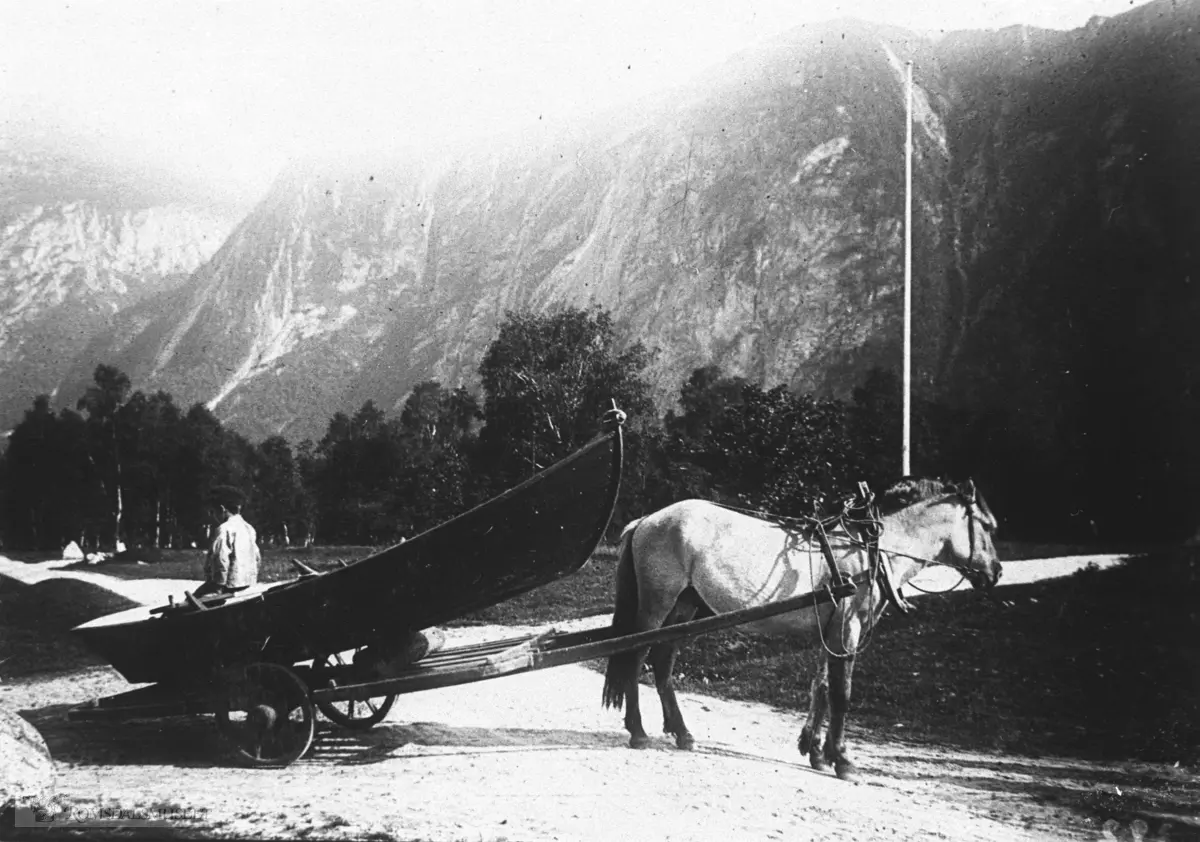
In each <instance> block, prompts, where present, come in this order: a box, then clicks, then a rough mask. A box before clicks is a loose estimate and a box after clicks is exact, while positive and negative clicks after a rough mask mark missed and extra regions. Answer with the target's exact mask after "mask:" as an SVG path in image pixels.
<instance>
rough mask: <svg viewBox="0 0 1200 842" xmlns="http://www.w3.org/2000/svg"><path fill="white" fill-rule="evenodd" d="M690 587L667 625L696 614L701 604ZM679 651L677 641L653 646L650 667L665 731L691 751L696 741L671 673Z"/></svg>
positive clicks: (683, 594) (681, 597) (685, 620)
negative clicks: (685, 717) (689, 729)
mask: <svg viewBox="0 0 1200 842" xmlns="http://www.w3.org/2000/svg"><path fill="white" fill-rule="evenodd" d="M692 594H693V592H692V591H691V590H690V589H689V590H687V591H684V593H682V594H680V596H679V601H678V602H676V603H675V607H674V608H673V609H671V613H670V614H668V615H667V619H666V622H665V623H663V625H664V626H673V625H675V624H676V623H686V622H687V621H688V620H690V619H692V617H694V616H695V615H696V610H697V609H698V607H699V604H698V602H697V600H696V599H695V598H694V597H693V596H692ZM678 653H679V645H678V644H676V643H659V644H656V645H655V646H653V647H651V649H650V666H651V667H652V668H653V669H654V686H655V688H656V689H657V690H658V698H659V701H660V702H662V710H663V733H664V734H674V735H675V745H676V746H678V747H679V748H681V749H684V750H685V751H686V750H690V749H691V748H692V747H693V746H695V744H696V741H695V740H694V739H693V738H692V735H691V733H690V732H689V731H688V728H687V725H685V724H684V721H683V714H682V713H680V712H679V701H678V700H677V699H676V698H675V685H674V683H673V682H672V680H671V674H672V673H673V672H674V670H675V656H676V655H677V654H678Z"/></svg>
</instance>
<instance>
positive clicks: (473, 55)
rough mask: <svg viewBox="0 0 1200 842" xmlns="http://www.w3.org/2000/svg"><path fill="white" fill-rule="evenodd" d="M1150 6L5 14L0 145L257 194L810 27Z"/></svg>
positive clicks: (140, 1) (715, 59) (542, 118)
mask: <svg viewBox="0 0 1200 842" xmlns="http://www.w3.org/2000/svg"><path fill="white" fill-rule="evenodd" d="M1142 2H1145V0H911V2H908V3H900V2H897V0H857V1H856V2H844V1H843V0H604V2H596V0H587V2H576V0H494V1H493V2H484V0H430V2H424V0H386V2H372V1H370V0H328V2H316V0H221V1H220V2H214V0H187V2H182V1H181V0H72V2H61V0H0V131H3V130H10V131H9V132H8V133H12V132H11V130H14V129H15V128H17V127H20V126H23V125H26V124H30V123H32V124H36V125H38V126H42V127H46V126H49V127H51V128H50V131H52V132H63V133H68V134H71V135H73V136H79V137H86V138H87V139H88V140H89V141H90V142H92V143H94V144H97V145H99V146H101V147H104V148H107V149H111V150H118V151H120V152H122V153H123V154H125V155H127V156H131V157H136V158H138V159H140V160H144V161H146V162H152V163H154V164H156V165H161V166H163V167H167V168H170V169H173V170H175V171H177V172H179V173H181V174H183V175H185V176H187V177H189V178H192V179H194V180H197V181H203V182H219V183H222V184H225V185H227V186H234V187H236V189H238V190H240V191H243V192H244V194H245V195H246V196H247V197H250V196H254V195H256V194H259V193H261V192H262V191H263V190H265V188H266V186H267V185H268V184H269V182H270V180H271V179H272V178H273V177H274V176H275V174H276V173H277V172H278V170H279V168H280V167H281V166H283V165H284V164H285V163H286V162H287V161H288V160H289V159H291V158H293V157H295V156H297V155H305V154H313V153H329V152H333V153H336V152H338V151H343V150H348V149H352V148H367V149H379V148H393V147H395V146H397V145H401V144H403V145H408V146H416V147H424V148H433V149H437V148H439V146H443V145H445V144H446V143H449V142H454V141H459V140H462V139H464V138H467V139H469V138H480V137H486V136H488V135H494V134H496V133H498V132H514V131H515V132H530V133H536V132H538V131H551V130H553V129H554V127H556V126H560V125H562V124H563V123H564V122H566V121H569V120H571V119H573V118H576V117H578V116H581V115H587V114H594V113H596V112H598V111H601V110H603V109H606V108H610V107H613V106H618V105H620V104H621V103H622V102H627V101H632V100H635V99H637V98H640V97H643V96H646V95H647V94H650V93H652V92H654V91H656V90H660V89H663V88H666V87H670V86H674V85H677V84H680V83H682V82H684V81H685V80H687V79H688V78H689V77H692V76H694V75H696V74H697V73H698V72H700V71H701V70H703V69H705V68H706V67H709V66H712V65H714V64H718V63H720V62H721V61H722V60H724V59H725V58H726V57H728V56H729V55H730V54H732V53H734V52H736V51H738V50H741V49H744V48H746V47H748V46H750V45H752V44H754V43H755V42H757V41H761V40H765V39H768V38H771V37H773V36H775V35H778V34H780V33H782V32H785V31H787V30H788V29H790V28H792V27H794V26H797V25H800V24H802V23H805V22H810V21H816V20H826V19H830V18H837V17H858V18H862V19H865V20H874V21H879V22H883V23H890V24H896V25H900V26H905V27H908V28H911V29H915V30H922V31H932V32H940V31H950V30H955V29H997V28H1001V27H1004V26H1009V25H1011V24H1015V23H1026V24H1032V25H1035V26H1042V27H1047V28H1055V29H1071V28H1074V27H1077V26H1082V25H1083V24H1084V23H1086V22H1087V20H1088V19H1089V18H1090V17H1091V16H1092V15H1095V14H1101V15H1113V14H1119V13H1120V12H1122V11H1126V10H1128V9H1130V8H1132V7H1133V6H1134V5H1140V4H1141V3H1142Z"/></svg>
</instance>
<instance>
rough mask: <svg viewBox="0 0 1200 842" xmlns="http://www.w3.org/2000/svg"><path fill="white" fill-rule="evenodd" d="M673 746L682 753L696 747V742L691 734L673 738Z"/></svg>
mask: <svg viewBox="0 0 1200 842" xmlns="http://www.w3.org/2000/svg"><path fill="white" fill-rule="evenodd" d="M675 746H676V747H677V748H679V749H681V750H682V751H691V750H692V749H694V748H695V747H696V740H695V739H694V738H693V737H692V735H691V734H682V735H680V736H678V737H676V738H675Z"/></svg>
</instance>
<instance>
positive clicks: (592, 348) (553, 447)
mask: <svg viewBox="0 0 1200 842" xmlns="http://www.w3.org/2000/svg"><path fill="white" fill-rule="evenodd" d="M650 359H651V355H650V353H649V352H648V351H647V350H646V348H645V346H643V345H642V343H640V342H636V343H634V344H633V345H631V346H629V347H628V348H626V349H625V350H624V351H618V349H617V340H616V334H615V330H614V328H613V323H612V317H611V316H610V315H609V314H608V313H607V312H606V311H604V310H601V309H600V308H593V309H591V310H581V309H576V308H569V309H567V310H564V311H562V312H560V313H556V314H550V315H539V314H533V313H517V312H511V311H510V312H509V313H508V314H507V316H506V320H505V322H504V323H503V324H502V325H501V326H500V333H499V335H498V336H497V337H496V339H495V340H493V342H492V343H491V345H489V346H488V349H487V352H486V353H485V355H484V358H483V361H482V362H481V363H480V367H479V374H480V378H481V379H482V381H483V390H484V406H483V415H484V418H485V422H486V423H485V426H484V428H483V431H482V432H481V434H480V439H481V447H482V448H483V450H484V456H485V459H487V460H488V464H489V466H490V467H491V468H492V470H493V474H494V476H495V478H496V479H498V480H499V482H500V483H502V484H504V485H508V484H511V483H512V482H513V481H514V480H518V479H521V478H523V477H525V476H528V475H529V474H532V473H534V472H536V471H537V470H540V469H541V468H544V467H546V466H547V465H549V464H550V463H552V462H554V461H555V460H557V459H560V458H562V457H563V456H566V455H567V454H568V453H570V452H572V451H573V450H575V449H577V448H578V447H580V446H582V445H583V444H584V443H586V442H587V441H588V440H589V439H591V438H592V437H593V436H595V435H596V434H598V433H599V432H600V429H601V423H602V417H603V414H604V412H605V411H606V410H608V409H610V408H611V407H612V403H613V401H616V403H617V405H618V406H619V407H620V408H621V409H623V410H624V411H625V412H626V413H628V414H629V415H630V417H632V418H634V419H637V418H639V417H641V418H646V417H649V415H650V414H651V413H652V412H653V401H652V400H651V398H650V387H649V384H648V383H647V382H646V380H645V379H644V378H643V377H642V372H643V371H644V370H645V368H646V366H647V365H648V364H649V362H650Z"/></svg>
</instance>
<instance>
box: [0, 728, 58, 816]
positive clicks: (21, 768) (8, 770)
mask: <svg viewBox="0 0 1200 842" xmlns="http://www.w3.org/2000/svg"><path fill="white" fill-rule="evenodd" d="M0 757H2V758H4V762H3V763H0V811H3V810H4V809H5V808H7V807H9V806H17V807H20V806H25V805H27V804H29V803H30V802H34V801H37V802H45V801H46V800H47V799H49V797H50V795H51V793H52V791H53V788H54V761H53V760H52V759H51V758H50V749H48V748H47V747H46V741H45V740H44V739H42V735H41V734H39V733H38V730H37V729H36V728H34V727H33V726H32V725H30V724H29V723H28V722H27V721H25V719H24V718H22V717H21V716H20V715H19V714H18V713H17V712H16V711H14V710H10V709H9V708H5V707H0Z"/></svg>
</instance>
